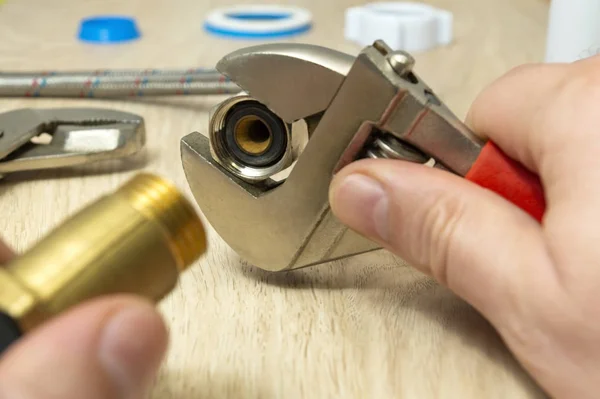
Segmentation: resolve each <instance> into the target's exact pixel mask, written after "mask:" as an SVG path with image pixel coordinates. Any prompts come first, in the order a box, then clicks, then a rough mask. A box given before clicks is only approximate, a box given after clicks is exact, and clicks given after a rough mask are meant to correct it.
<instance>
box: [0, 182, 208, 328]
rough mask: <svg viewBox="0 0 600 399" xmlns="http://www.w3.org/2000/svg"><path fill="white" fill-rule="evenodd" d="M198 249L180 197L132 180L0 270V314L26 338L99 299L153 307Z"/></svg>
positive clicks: (193, 217)
mask: <svg viewBox="0 0 600 399" xmlns="http://www.w3.org/2000/svg"><path fill="white" fill-rule="evenodd" d="M205 250H206V237H205V231H204V227H203V225H202V222H201V221H200V218H199V216H198V214H197V213H196V212H195V210H194V208H193V207H192V205H191V204H190V203H189V202H188V201H187V199H186V198H184V197H183V196H182V194H181V193H180V192H179V191H178V190H177V189H176V188H175V187H174V186H173V185H171V184H170V183H168V182H167V181H165V180H163V179H162V178H160V177H158V176H155V175H151V174H145V173H144V174H139V175H137V176H135V177H134V178H133V179H132V180H130V181H129V182H127V183H126V184H124V185H123V186H122V187H121V188H119V189H118V190H117V191H116V192H114V193H112V194H110V195H107V196H104V197H102V198H100V199H99V200H97V201H96V202H94V203H92V204H91V205H89V206H87V207H85V208H84V209H82V210H81V211H80V212H78V213H77V214H75V215H74V216H73V217H71V218H70V219H69V220H67V221H66V222H65V223H63V224H62V225H61V226H59V227H58V228H57V229H55V230H54V231H53V232H52V233H50V234H49V235H48V236H47V237H46V238H44V239H43V240H41V241H40V242H38V243H37V244H36V245H35V246H34V247H33V248H31V249H30V250H29V251H27V252H26V253H25V254H23V255H21V256H18V257H17V258H16V259H15V260H13V261H12V262H11V263H9V264H8V266H7V267H5V268H2V269H0V313H2V312H3V313H5V314H6V315H8V316H10V317H11V318H12V319H13V320H15V321H16V322H17V323H18V325H19V328H20V329H21V330H22V331H23V332H27V331H28V330H31V329H32V328H34V327H36V326H38V325H39V324H41V323H43V322H44V321H45V320H47V319H50V318H52V317H53V316H56V315H58V314H59V313H61V312H63V311H65V310H66V309H68V308H69V307H71V306H73V305H77V304H78V303H80V302H82V301H85V300H88V299H92V298H94V297H98V296H101V295H107V294H117V293H129V294H135V295H141V296H144V297H146V298H148V299H150V300H152V301H154V302H158V301H160V300H161V299H162V298H163V297H165V296H166V295H167V294H168V293H169V292H170V291H171V290H172V289H173V288H174V287H175V284H176V283H177V280H178V277H179V274H180V273H181V272H182V271H184V270H185V269H187V268H188V267H189V266H190V265H192V264H193V263H194V262H195V261H196V260H197V259H198V258H199V257H200V256H201V255H202V254H203V253H204V252H205Z"/></svg>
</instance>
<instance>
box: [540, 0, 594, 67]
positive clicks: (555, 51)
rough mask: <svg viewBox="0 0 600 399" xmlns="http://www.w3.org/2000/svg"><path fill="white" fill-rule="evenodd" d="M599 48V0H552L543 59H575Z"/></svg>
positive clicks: (561, 60) (558, 60)
mask: <svg viewBox="0 0 600 399" xmlns="http://www.w3.org/2000/svg"><path fill="white" fill-rule="evenodd" d="M599 49H600V0H552V3H551V5H550V18H549V21H548V36H547V43H546V62H574V61H577V60H580V59H583V58H587V57H590V56H592V55H595V54H597V53H598V50H599Z"/></svg>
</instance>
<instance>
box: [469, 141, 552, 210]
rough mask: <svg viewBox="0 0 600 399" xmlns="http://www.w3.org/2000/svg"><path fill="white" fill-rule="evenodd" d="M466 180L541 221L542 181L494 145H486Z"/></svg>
mask: <svg viewBox="0 0 600 399" xmlns="http://www.w3.org/2000/svg"><path fill="white" fill-rule="evenodd" d="M465 178H466V179H467V180H470V181H472V182H474V183H476V184H478V185H480V186H482V187H485V188H487V189H489V190H491V191H494V192H496V193H497V194H499V195H501V196H502V197H504V198H506V199H507V200H509V201H510V202H512V203H513V204H515V205H517V206H518V207H520V208H521V209H523V210H524V211H526V212H527V213H529V214H530V215H531V216H532V217H534V218H535V219H536V220H538V221H540V222H541V221H542V218H543V216H544V211H545V210H546V200H545V197H544V189H543V187H542V183H541V181H540V179H539V177H538V176H537V175H535V174H533V173H531V172H530V171H529V170H528V169H526V168H525V167H523V165H521V164H520V163H518V162H516V161H514V160H513V159H511V158H509V157H508V156H507V155H506V154H505V153H504V152H503V151H502V150H501V149H500V148H499V147H498V146H497V145H496V144H494V143H493V142H491V141H488V142H487V143H486V144H485V146H484V147H483V150H482V151H481V154H480V155H479V157H478V158H477V160H476V161H475V163H474V164H473V166H472V168H471V169H470V170H469V172H468V173H467V175H466V176H465Z"/></svg>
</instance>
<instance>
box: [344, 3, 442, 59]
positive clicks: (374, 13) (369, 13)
mask: <svg viewBox="0 0 600 399" xmlns="http://www.w3.org/2000/svg"><path fill="white" fill-rule="evenodd" d="M452 33H453V16H452V13H451V12H448V11H445V10H441V9H438V8H435V7H432V6H430V5H427V4H423V3H415V2H380V3H370V4H366V5H363V6H359V7H352V8H349V9H347V10H346V26H345V37H346V39H347V40H350V41H352V42H354V43H357V44H359V45H361V46H368V45H371V44H373V42H374V41H375V40H383V41H385V42H386V43H387V44H388V45H389V46H390V47H391V48H392V49H394V50H404V51H408V52H413V53H417V52H421V51H426V50H429V49H432V48H434V47H437V46H442V45H447V44H449V43H450V42H451V41H452Z"/></svg>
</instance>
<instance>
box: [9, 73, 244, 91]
mask: <svg viewBox="0 0 600 399" xmlns="http://www.w3.org/2000/svg"><path fill="white" fill-rule="evenodd" d="M241 91H242V90H241V89H240V88H239V87H238V86H237V85H236V84H235V83H233V82H231V81H230V80H229V79H228V78H226V77H225V76H223V75H221V74H220V73H219V72H218V71H216V70H213V69H188V70H149V69H138V70H134V69H131V70H127V69H123V70H98V71H64V72H58V71H57V72H38V71H35V72H0V97H62V98H86V97H87V98H119V97H143V96H180V95H222V94H223V95H224V94H237V93H239V92H241Z"/></svg>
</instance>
